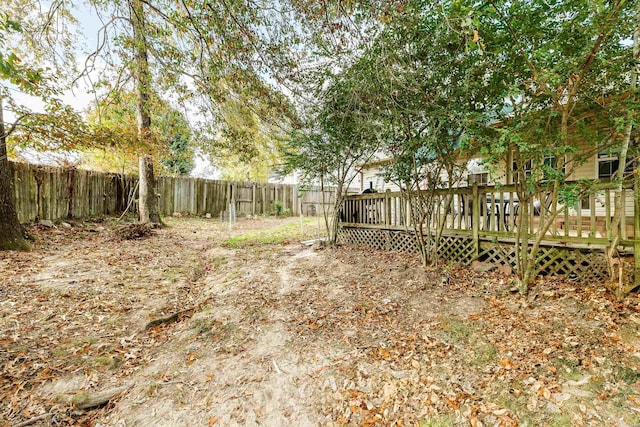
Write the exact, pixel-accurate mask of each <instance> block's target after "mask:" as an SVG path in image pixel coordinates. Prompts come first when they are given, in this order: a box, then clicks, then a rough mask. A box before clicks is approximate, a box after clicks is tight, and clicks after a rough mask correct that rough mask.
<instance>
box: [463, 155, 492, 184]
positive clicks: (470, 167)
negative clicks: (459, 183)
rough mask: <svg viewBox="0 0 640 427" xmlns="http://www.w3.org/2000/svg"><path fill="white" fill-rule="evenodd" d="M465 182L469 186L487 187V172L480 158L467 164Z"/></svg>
mask: <svg viewBox="0 0 640 427" xmlns="http://www.w3.org/2000/svg"><path fill="white" fill-rule="evenodd" d="M467 182H468V183H469V185H471V184H478V185H488V184H489V171H488V170H487V166H486V165H485V164H484V162H483V160H482V159H481V158H478V159H471V160H469V163H467Z"/></svg>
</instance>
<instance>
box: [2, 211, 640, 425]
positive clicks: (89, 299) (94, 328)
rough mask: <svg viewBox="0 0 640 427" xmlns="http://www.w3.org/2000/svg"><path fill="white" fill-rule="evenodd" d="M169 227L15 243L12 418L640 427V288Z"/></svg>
mask: <svg viewBox="0 0 640 427" xmlns="http://www.w3.org/2000/svg"><path fill="white" fill-rule="evenodd" d="M167 221H168V224H169V227H168V228H165V229H162V230H158V231H156V232H155V233H154V235H152V236H150V237H146V238H143V239H137V240H121V239H119V238H118V237H117V235H116V234H115V233H114V229H115V228H116V227H117V225H116V224H115V223H113V222H110V221H107V222H102V223H76V224H72V226H71V227H64V226H62V225H60V226H58V227H57V228H49V229H46V228H33V229H32V233H33V234H34V235H35V236H36V238H37V240H36V243H35V244H34V250H33V251H32V252H30V253H15V252H0V365H1V367H2V370H1V372H0V426H4V425H7V426H18V425H26V424H25V423H29V424H30V425H70V424H80V425H93V426H211V425H216V426H217V425H221V426H227V425H231V426H233V425H249V426H253V425H267V426H286V425H292V426H316V425H329V426H330V425H363V426H372V425H380V426H387V425H397V426H416V425H418V426H448V425H462V426H467V425H471V426H482V425H483V426H494V425H504V426H515V425H531V426H540V425H549V426H564V425H566V426H581V425H593V426H608V425H611V426H633V425H636V426H637V425H640V335H639V328H640V299H639V298H638V295H632V296H631V297H629V298H627V300H625V301H624V302H622V303H616V302H615V300H614V299H613V298H612V297H611V296H610V295H609V294H608V293H607V292H606V291H605V290H603V288H602V286H601V285H599V284H597V283H594V284H592V285H578V284H575V283H572V282H570V281H563V280H559V279H550V278H548V279H542V280H540V281H538V283H537V284H536V286H535V287H534V288H533V290H532V292H531V295H530V296H529V297H528V298H525V297H522V296H520V295H518V294H514V293H512V292H510V288H512V285H511V278H510V277H507V276H504V275H502V274H501V273H499V272H495V271H492V272H488V273H487V272H485V273H476V272H473V271H472V270H470V269H469V268H467V267H463V266H459V265H448V264H443V265H441V266H440V267H439V268H434V269H432V270H426V271H425V270H424V269H422V268H421V267H420V266H419V264H418V263H417V260H416V258H415V257H414V256H412V255H409V254H402V253H386V252H382V251H374V250H370V249H365V248H356V249H354V248H348V247H340V248H338V249H320V248H317V247H316V248H314V247H309V246H304V245H302V244H300V240H301V237H303V238H307V239H308V238H310V237H312V235H313V229H314V227H315V222H313V221H312V222H310V223H309V222H307V223H305V224H304V225H303V226H302V227H303V231H301V225H300V223H299V220H298V219H288V220H287V219H285V220H277V219H269V218H266V219H265V218H259V219H243V220H241V221H240V222H239V223H238V224H236V225H235V226H234V228H233V229H232V230H230V229H229V227H228V226H227V225H226V224H220V223H219V222H218V221H216V220H205V219H186V218H169V219H168V220H167ZM172 314H175V316H173V317H169V316H171V315H172ZM158 319H160V321H157V322H154V320H158ZM162 321H164V322H163V323H162ZM104 396H108V397H112V398H111V399H110V400H108V401H106V400H105V399H102V400H105V402H103V404H102V405H101V406H99V407H97V408H88V409H82V408H83V407H84V406H85V405H86V404H87V402H92V401H93V400H96V401H100V400H101V399H100V398H101V397H103V398H104Z"/></svg>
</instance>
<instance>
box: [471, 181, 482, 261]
mask: <svg viewBox="0 0 640 427" xmlns="http://www.w3.org/2000/svg"><path fill="white" fill-rule="evenodd" d="M471 230H472V235H473V244H474V246H475V251H476V257H477V256H478V255H479V254H480V197H479V193H478V183H477V182H474V183H473V204H472V205H471Z"/></svg>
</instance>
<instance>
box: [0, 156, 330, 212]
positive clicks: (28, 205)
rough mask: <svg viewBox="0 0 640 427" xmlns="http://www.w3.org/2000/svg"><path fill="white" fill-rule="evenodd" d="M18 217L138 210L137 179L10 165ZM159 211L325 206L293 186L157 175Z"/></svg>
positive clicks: (313, 193)
mask: <svg viewBox="0 0 640 427" xmlns="http://www.w3.org/2000/svg"><path fill="white" fill-rule="evenodd" d="M11 166H12V168H13V176H14V191H15V201H16V210H17V212H18V218H19V220H20V221H21V222H22V223H28V222H33V221H35V220H38V219H50V220H61V219H71V218H89V217H96V216H103V215H118V214H121V213H122V212H124V210H125V209H126V208H127V206H128V205H129V202H130V201H131V200H133V202H132V203H131V206H130V210H131V211H133V212H135V210H136V208H137V204H136V203H137V202H136V199H137V181H138V178H137V177H136V176H132V175H121V174H115V173H104V172H95V171H88V170H82V169H73V168H60V167H49V166H39V165H31V164H27V163H13V162H12V163H11ZM157 181H158V182H157V188H156V191H157V194H158V201H159V209H160V213H161V214H162V215H164V216H167V215H171V214H173V213H174V212H180V213H182V214H189V215H201V216H202V215H205V214H207V213H209V214H211V215H212V216H213V217H214V218H216V217H218V216H219V215H220V213H221V212H224V211H226V210H228V209H229V204H230V203H234V204H235V208H236V213H237V215H259V214H269V213H272V212H274V210H275V202H276V201H280V202H282V208H283V209H288V210H289V211H290V212H291V213H292V214H293V215H298V214H300V213H302V214H303V215H315V214H316V213H320V211H321V210H322V206H323V197H322V191H321V190H320V188H316V187H312V188H309V189H306V191H302V190H301V189H300V187H299V186H297V185H288V184H268V183H258V182H238V181H220V180H208V179H201V178H188V177H166V176H161V177H158V180H157ZM324 193H325V194H324V205H325V206H327V207H328V206H330V205H332V204H333V200H334V196H335V195H334V191H333V189H325V190H324Z"/></svg>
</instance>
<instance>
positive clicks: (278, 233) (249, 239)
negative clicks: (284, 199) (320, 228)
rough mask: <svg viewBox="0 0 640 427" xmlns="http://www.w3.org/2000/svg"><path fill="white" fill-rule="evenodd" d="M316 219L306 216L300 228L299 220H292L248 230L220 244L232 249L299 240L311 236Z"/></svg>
mask: <svg viewBox="0 0 640 427" xmlns="http://www.w3.org/2000/svg"><path fill="white" fill-rule="evenodd" d="M315 223H316V220H314V219H312V218H306V219H304V220H303V221H302V230H301V229H300V222H299V221H292V222H288V223H285V224H281V225H278V226H276V227H273V228H270V229H267V230H256V231H249V232H247V233H243V234H240V235H238V236H233V237H230V238H228V239H227V240H225V241H224V242H222V246H226V247H228V248H232V249H242V248H245V247H249V246H258V245H282V244H285V243H288V242H290V241H294V240H301V239H304V238H306V237H309V236H312V235H313V231H314V230H315V228H314V227H313V226H314V224H315Z"/></svg>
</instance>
